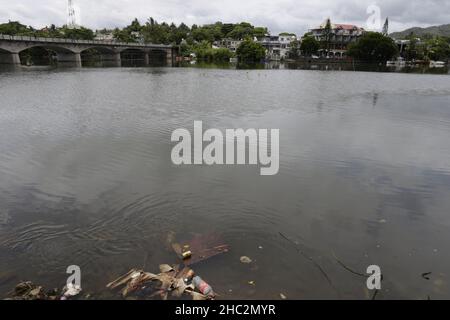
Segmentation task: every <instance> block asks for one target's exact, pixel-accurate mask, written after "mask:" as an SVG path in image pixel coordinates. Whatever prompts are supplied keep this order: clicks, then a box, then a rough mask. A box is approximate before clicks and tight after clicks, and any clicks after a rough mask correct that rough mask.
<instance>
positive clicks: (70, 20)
mask: <svg viewBox="0 0 450 320" xmlns="http://www.w3.org/2000/svg"><path fill="white" fill-rule="evenodd" d="M67 11H68V17H67V26H68V27H69V28H76V27H77V19H76V17H75V8H74V6H73V0H68V3H67Z"/></svg>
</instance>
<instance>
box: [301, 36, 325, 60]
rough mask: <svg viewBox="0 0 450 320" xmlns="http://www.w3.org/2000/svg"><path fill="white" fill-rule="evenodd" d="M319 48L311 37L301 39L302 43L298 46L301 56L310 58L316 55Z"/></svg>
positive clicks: (317, 43) (318, 44)
mask: <svg viewBox="0 0 450 320" xmlns="http://www.w3.org/2000/svg"><path fill="white" fill-rule="evenodd" d="M319 48H320V43H319V42H318V41H317V40H316V38H314V37H313V36H310V35H308V36H306V37H304V38H303V39H302V43H301V45H300V50H301V51H302V53H303V55H306V56H312V55H313V54H316V53H317V51H318V50H319Z"/></svg>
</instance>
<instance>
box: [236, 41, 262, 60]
mask: <svg viewBox="0 0 450 320" xmlns="http://www.w3.org/2000/svg"><path fill="white" fill-rule="evenodd" d="M236 55H237V57H238V59H239V61H240V62H244V63H257V62H261V61H262V60H263V59H264V58H265V57H266V49H265V48H264V47H263V46H262V45H261V44H259V43H257V42H254V41H253V40H250V39H247V40H244V41H243V42H242V43H241V44H240V45H239V47H238V48H237V50H236Z"/></svg>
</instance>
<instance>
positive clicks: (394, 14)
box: [0, 0, 450, 34]
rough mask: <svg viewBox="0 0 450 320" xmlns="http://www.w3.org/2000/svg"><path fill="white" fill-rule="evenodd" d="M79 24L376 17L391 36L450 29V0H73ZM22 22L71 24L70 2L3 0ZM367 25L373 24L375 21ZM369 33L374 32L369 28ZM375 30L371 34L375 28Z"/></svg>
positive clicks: (3, 16) (287, 22)
mask: <svg viewBox="0 0 450 320" xmlns="http://www.w3.org/2000/svg"><path fill="white" fill-rule="evenodd" d="M73 1H74V3H75V4H76V11H77V19H78V21H79V22H80V23H81V24H82V25H84V26H87V27H90V28H94V29H97V28H98V29H100V28H103V27H108V28H110V27H123V26H125V25H127V24H129V22H130V21H131V20H132V19H133V18H135V17H137V18H138V19H139V20H141V21H142V22H145V21H146V20H147V19H148V17H150V16H151V17H154V18H155V19H156V20H157V21H159V22H162V21H166V22H175V23H177V24H178V23H180V22H185V23H186V24H188V25H192V24H194V23H195V24H206V23H212V22H215V21H223V22H239V21H248V22H251V23H252V24H254V25H257V26H267V27H268V28H269V30H270V31H271V32H272V33H278V32H282V31H289V32H295V33H298V34H302V33H304V32H305V31H307V30H308V29H309V28H311V27H314V26H317V25H319V24H320V23H321V22H322V21H323V20H325V19H326V18H327V17H331V19H332V21H333V22H335V23H351V24H358V25H360V26H362V27H366V28H367V21H368V19H369V18H370V17H371V16H372V17H376V15H377V13H376V12H374V11H372V10H370V11H371V12H372V14H370V13H369V14H368V13H367V9H368V8H370V9H372V8H373V6H372V7H370V6H371V5H373V4H375V5H377V6H378V7H379V9H380V11H381V13H380V16H381V20H382V21H384V19H385V17H386V16H389V18H390V31H399V30H403V29H406V28H408V27H412V26H430V25H438V24H446V23H450V1H449V0H377V1H374V0H73ZM8 20H19V21H20V22H22V23H24V24H27V25H32V26H34V27H43V26H45V25H49V24H51V23H54V24H56V25H62V24H64V23H66V21H67V0H13V1H11V0H0V22H7V21H8ZM369 21H374V20H373V19H371V20H369ZM369 29H370V28H369ZM372 29H373V28H372Z"/></svg>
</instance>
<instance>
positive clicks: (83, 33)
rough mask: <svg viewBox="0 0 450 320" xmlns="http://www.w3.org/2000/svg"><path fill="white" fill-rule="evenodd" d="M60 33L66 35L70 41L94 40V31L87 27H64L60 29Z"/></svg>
mask: <svg viewBox="0 0 450 320" xmlns="http://www.w3.org/2000/svg"><path fill="white" fill-rule="evenodd" d="M60 31H61V33H62V34H63V35H64V38H68V39H76V40H93V39H94V31H92V30H91V29H89V28H85V27H78V28H68V27H67V26H64V27H62V28H61V29H60Z"/></svg>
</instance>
